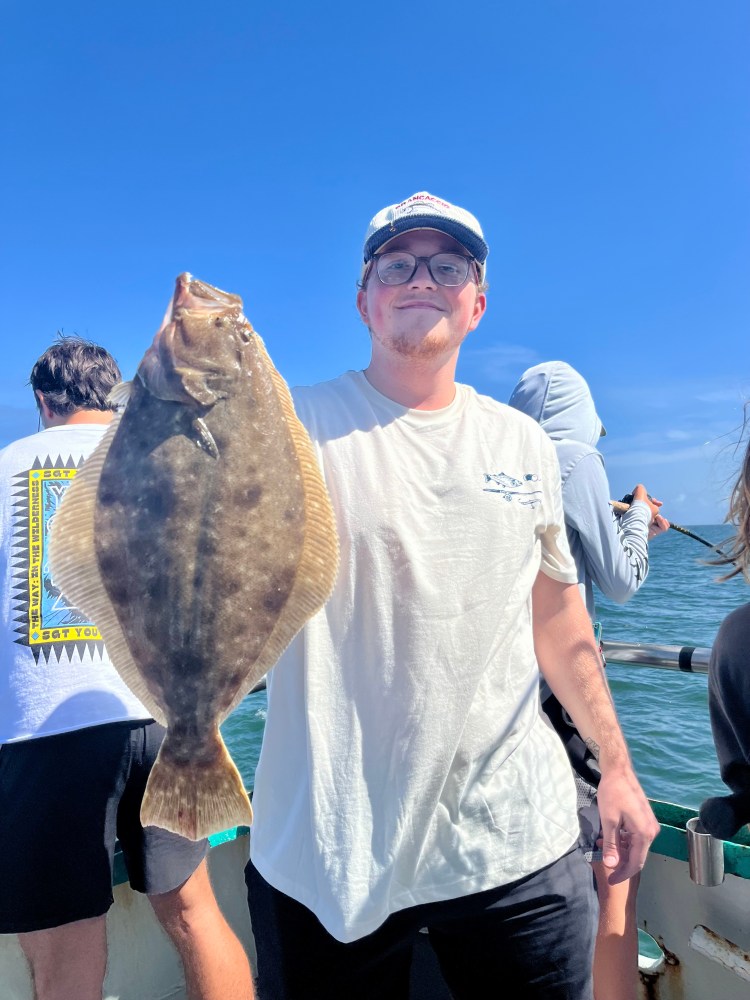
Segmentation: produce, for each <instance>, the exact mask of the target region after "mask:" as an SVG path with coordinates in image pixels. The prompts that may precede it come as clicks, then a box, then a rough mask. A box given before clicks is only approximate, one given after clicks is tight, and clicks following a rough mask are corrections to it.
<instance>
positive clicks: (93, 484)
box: [49, 386, 166, 725]
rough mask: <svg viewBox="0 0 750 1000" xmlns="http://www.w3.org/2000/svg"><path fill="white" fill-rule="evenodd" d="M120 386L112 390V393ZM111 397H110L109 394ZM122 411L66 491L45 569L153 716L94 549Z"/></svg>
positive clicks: (159, 715)
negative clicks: (100, 495)
mask: <svg viewBox="0 0 750 1000" xmlns="http://www.w3.org/2000/svg"><path fill="white" fill-rule="evenodd" d="M120 388H121V386H116V387H115V389H113V390H112V394H111V395H114V393H115V392H117V390H118V389H120ZM113 401H114V400H113ZM121 417H122V414H121V413H117V414H115V417H114V419H113V420H112V423H111V424H110V426H109V429H108V430H107V433H106V434H105V435H104V437H103V438H102V440H101V441H100V443H99V444H98V446H97V447H96V448H95V450H94V451H93V452H92V453H91V454H90V455H89V457H88V458H87V459H86V461H85V462H84V463H83V465H82V466H81V469H80V471H79V472H78V473H77V474H76V476H75V478H74V480H73V482H72V483H71V485H70V487H69V488H68V490H67V491H66V493H65V496H64V497H63V500H62V503H61V504H60V508H59V510H58V511H57V513H56V514H55V516H54V518H53V521H52V526H51V529H50V548H49V554H50V569H51V571H52V577H53V579H54V582H55V585H56V586H57V587H59V588H60V590H61V591H62V592H63V593H64V594H65V596H66V597H67V598H68V600H69V601H71V603H72V604H74V605H75V606H76V607H77V608H78V609H79V610H80V611H82V612H83V613H84V614H85V615H87V616H88V617H89V618H90V619H91V621H92V622H93V623H94V624H95V625H96V627H97V628H98V629H99V631H100V632H101V634H102V638H103V639H104V644H105V646H106V647H107V653H108V654H109V658H110V660H111V661H112V664H113V666H114V667H115V669H116V670H117V672H118V674H119V675H120V677H122V679H123V681H124V682H125V683H126V684H127V686H128V687H129V688H130V690H131V691H132V692H133V694H134V695H135V696H136V698H138V699H139V700H140V701H142V702H143V704H144V705H145V706H146V708H147V709H148V711H149V712H150V713H151V715H152V716H153V718H154V719H156V721H157V722H160V723H161V724H162V725H166V720H165V717H164V712H163V711H162V709H161V708H160V707H159V705H158V704H157V703H156V701H155V699H154V696H153V695H152V693H151V692H150V690H149V689H148V687H147V686H146V683H145V681H144V680H143V678H142V677H141V675H140V673H139V672H138V670H137V668H136V665H135V662H134V660H133V657H132V656H131V653H130V649H129V647H128V643H127V639H126V638H125V634H124V633H123V631H122V627H121V626H120V622H119V620H118V618H117V614H116V612H115V609H114V607H113V606H112V602H111V601H110V599H109V596H108V594H107V591H106V588H105V586H104V581H103V580H102V576H101V572H100V570H99V562H98V560H97V555H96V544H95V539H96V497H97V490H98V487H99V480H100V478H101V474H102V468H103V467H104V463H105V461H106V458H107V454H108V453H109V449H110V445H111V444H112V441H113V439H114V436H115V434H116V433H117V428H118V426H119V424H120V419H121Z"/></svg>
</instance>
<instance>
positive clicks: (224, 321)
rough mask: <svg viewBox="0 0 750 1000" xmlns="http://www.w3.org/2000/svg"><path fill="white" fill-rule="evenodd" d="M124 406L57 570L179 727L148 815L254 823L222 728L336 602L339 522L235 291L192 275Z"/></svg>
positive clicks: (77, 486) (121, 664)
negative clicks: (312, 621) (299, 637)
mask: <svg viewBox="0 0 750 1000" xmlns="http://www.w3.org/2000/svg"><path fill="white" fill-rule="evenodd" d="M113 398H114V399H115V401H116V402H118V403H120V404H123V405H124V410H121V412H119V413H118V414H117V415H116V416H115V419H114V421H113V423H112V426H111V427H110V429H109V431H108V433H107V435H106V436H105V438H104V439H103V440H102V443H101V445H100V446H99V448H98V449H97V450H96V451H95V452H94V453H93V454H92V455H91V457H90V458H89V459H88V461H87V462H86V463H85V464H84V466H83V468H82V470H81V471H80V472H79V473H78V475H77V476H76V478H75V481H74V482H73V484H72V486H71V487H70V489H69V490H68V492H67V494H66V497H65V500H64V502H63V503H62V504H61V507H60V510H59V512H58V513H57V515H56V517H55V520H54V526H53V529H52V538H51V550H50V551H51V568H52V573H53V577H54V580H55V583H56V584H57V585H58V586H59V587H60V588H61V589H62V591H63V592H64V593H65V595H66V596H67V597H68V598H69V599H70V601H71V602H72V603H73V604H75V605H76V606H77V607H78V608H80V609H81V610H82V611H83V612H84V613H86V614H87V615H89V616H90V617H91V619H92V621H94V622H95V623H96V625H97V626H98V627H99V630H100V631H101V633H102V636H103V638H104V641H105V643H106V645H107V649H108V651H109V654H110V657H111V659H112V661H113V663H114V664H115V666H116V668H117V670H118V671H119V673H120V674H121V676H122V677H123V679H124V680H125V682H126V683H127V684H128V686H129V687H130V688H131V689H132V690H133V692H134V693H135V694H136V695H137V696H138V697H139V698H140V700H141V701H142V702H143V703H144V705H145V706H146V707H147V709H148V710H149V712H151V714H152V715H153V717H154V718H155V719H156V720H157V721H158V722H161V723H162V724H163V725H166V726H167V735H166V738H165V740H164V743H163V745H162V748H161V751H160V753H159V757H158V759H157V761H156V763H155V765H154V768H153V771H152V773H151V776H150V778H149V781H148V785H147V787H146V793H145V796H144V799H143V804H142V807H141V821H142V822H143V824H144V825H149V824H154V825H157V826H161V827H164V828H165V829H167V830H172V831H174V832H175V833H179V834H182V835H183V836H186V837H190V838H192V839H194V840H197V839H198V838H200V837H204V836H207V835H208V834H210V833H214V832H216V831H218V830H222V829H225V828H227V827H231V826H235V825H238V824H242V823H249V822H250V821H251V819H252V810H251V807H250V802H249V799H248V797H247V794H246V792H245V789H244V787H243V785H242V780H241V778H240V775H239V773H238V771H237V769H236V767H235V766H234V763H233V761H232V759H231V757H230V756H229V753H228V752H227V749H226V747H225V746H224V743H223V741H222V738H221V735H220V733H219V725H220V723H221V722H222V721H223V720H224V719H225V718H226V717H227V715H229V713H230V712H231V711H232V710H233V709H234V708H236V707H237V705H238V704H239V703H240V702H241V701H242V699H243V698H244V696H245V695H246V694H247V693H248V691H250V689H251V688H252V687H253V686H254V685H255V684H256V683H257V682H258V681H259V680H260V678H261V677H263V676H264V674H266V673H267V672H268V671H269V670H270V669H271V667H273V665H274V664H275V663H276V661H277V660H278V658H279V656H280V655H281V653H282V652H283V651H284V649H285V648H286V646H287V645H288V644H289V642H290V641H291V640H292V638H293V637H294V636H295V635H296V633H297V632H298V631H299V629H300V628H301V627H302V626H303V625H304V623H305V622H306V621H307V620H308V618H310V617H311V616H312V615H313V614H314V613H315V612H316V611H317V610H318V609H319V608H320V607H321V606H322V605H323V604H324V603H325V601H326V600H327V599H328V596H329V595H330V592H331V590H332V588H333V584H334V580H335V575H336V569H337V565H338V542H337V537H336V528H335V523H334V518H333V512H332V510H331V505H330V501H329V498H328V494H327V492H326V488H325V485H324V483H323V479H322V476H321V474H320V471H319V469H318V465H317V462H316V459H315V454H314V452H313V448H312V444H311V442H310V439H309V437H308V435H307V432H306V431H305V429H304V428H303V426H302V424H301V423H300V422H299V420H298V419H297V417H296V415H295V413H294V408H293V404H292V400H291V396H290V394H289V390H288V389H287V386H286V384H285V382H284V381H283V379H282V378H281V376H280V375H279V373H278V372H277V371H276V369H275V368H274V366H273V364H272V362H271V360H270V358H269V356H268V354H267V352H266V349H265V347H264V345H263V342H262V340H261V339H260V337H259V336H258V335H257V334H256V333H255V332H254V331H253V328H252V327H251V325H250V323H249V322H248V321H247V320H246V319H245V317H244V316H243V315H242V300H241V299H240V298H239V296H236V295H230V294H227V293H226V292H222V291H219V290H218V289H216V288H213V287H212V286H211V285H206V284H203V283H202V282H200V281H196V280H195V279H193V278H192V277H191V276H190V275H189V274H182V275H180V277H179V278H178V279H177V288H176V291H175V294H174V297H173V300H172V302H171V304H170V308H169V309H168V311H167V315H166V317H165V319H164V323H163V324H162V327H161V329H160V330H159V332H158V333H157V334H156V337H155V339H154V342H153V344H152V346H151V347H150V348H149V350H148V351H147V352H146V355H145V356H144V358H143V360H142V362H141V364H140V367H139V368H138V372H137V374H136V377H135V379H134V381H133V382H132V383H125V384H123V385H121V386H118V387H117V388H116V389H115V390H114V392H113Z"/></svg>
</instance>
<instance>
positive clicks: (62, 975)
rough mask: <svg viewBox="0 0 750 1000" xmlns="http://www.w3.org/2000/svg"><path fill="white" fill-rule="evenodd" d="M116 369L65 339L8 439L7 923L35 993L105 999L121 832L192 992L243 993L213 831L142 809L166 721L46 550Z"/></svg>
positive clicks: (56, 998) (3, 920)
mask: <svg viewBox="0 0 750 1000" xmlns="http://www.w3.org/2000/svg"><path fill="white" fill-rule="evenodd" d="M119 381H120V371H119V369H118V367H117V364H116V362H115V360H114V358H112V357H111V355H110V354H109V353H108V352H107V351H106V350H104V348H103V347H99V346H98V345H97V344H92V343H90V342H88V341H85V340H82V339H80V338H78V337H63V338H61V339H58V340H57V341H56V342H55V343H53V344H52V346H51V347H49V348H48V349H47V350H46V351H45V352H44V354H43V355H42V356H41V357H40V358H39V359H38V360H37V362H36V364H35V365H34V367H33V369H32V372H31V378H30V383H31V388H32V390H33V391H34V395H35V397H36V401H37V405H38V407H39V415H40V420H41V423H42V424H43V426H44V430H42V431H40V432H39V433H37V434H33V435H31V436H30V437H26V438H22V439H21V440H19V441H15V442H14V443H13V444H10V445H8V446H7V448H4V449H3V450H2V451H0V523H1V524H2V542H1V543H0V648H1V649H2V660H3V669H2V671H0V817H2V820H1V821H0V934H17V935H18V941H19V943H20V945H21V948H22V950H23V952H24V954H25V955H26V958H27V960H28V962H29V966H30V971H31V976H32V980H33V984H34V991H35V997H36V1000H71V998H72V997H75V998H76V1000H101V997H102V985H103V982H104V974H105V970H106V963H107V941H106V923H105V916H106V913H107V910H108V909H109V907H110V906H111V905H112V901H113V898H112V865H113V859H114V849H115V837H117V838H119V840H120V844H121V847H122V850H123V853H124V857H125V862H126V866H127V869H128V876H129V879H130V882H131V885H132V886H133V888H134V889H137V890H138V891H139V892H144V893H147V894H148V897H149V900H150V902H151V904H152V906H153V909H154V911H155V913H156V916H157V917H158V919H159V921H160V922H161V924H162V925H163V926H164V928H165V929H166V931H167V932H168V933H169V935H170V937H171V938H172V940H173V941H174V943H175V945H176V947H177V950H178V951H179V953H180V956H181V958H182V961H183V967H184V969H185V977H186V982H187V987H188V992H189V996H190V997H191V1000H193V998H194V1000H248V998H251V997H252V996H253V986H252V980H251V977H250V969H249V965H248V961H247V957H246V955H245V952H244V950H243V948H242V945H241V944H240V942H239V941H238V939H237V938H236V937H235V935H234V933H233V931H232V930H231V929H230V927H229V925H228V924H227V923H226V921H225V920H224V917H223V916H222V913H221V910H220V909H219V906H218V904H217V902H216V899H215V897H214V894H213V890H212V888H211V884H210V881H209V877H208V869H207V866H206V860H205V856H206V853H207V851H208V845H207V842H206V841H199V842H197V843H195V842H193V841H189V840H186V839H184V838H182V837H178V836H176V835H175V834H173V833H168V832H167V831H165V830H160V829H159V828H157V827H147V828H145V829H144V828H143V827H142V826H141V823H140V819H139V814H140V804H141V799H142V797H143V791H144V789H145V785H146V780H147V778H148V775H149V773H150V770H151V767H152V766H153V763H154V761H155V759H156V754H157V752H158V749H159V746H160V744H161V741H162V738H163V735H164V729H163V727H161V726H159V725H158V724H157V723H156V722H154V721H153V720H152V719H150V718H149V713H148V711H147V710H146V709H145V708H144V706H143V705H142V704H141V703H140V702H139V701H138V699H137V698H136V697H135V696H134V695H133V694H132V693H131V692H130V690H129V689H128V688H127V687H126V686H125V684H124V682H123V681H122V680H121V679H120V677H119V675H118V674H117V673H116V672H115V669H114V667H113V666H112V664H111V662H110V660H109V657H108V656H107V650H106V647H105V646H104V644H103V642H102V640H101V636H100V635H99V632H98V630H97V628H96V623H95V622H90V621H88V619H87V618H86V616H85V615H83V614H82V613H81V612H80V611H79V610H78V609H77V608H74V607H71V606H70V605H69V604H68V602H67V601H66V600H65V595H64V594H61V593H60V591H59V589H58V588H56V587H55V582H54V579H52V577H51V576H50V573H49V569H48V566H47V554H46V539H47V533H48V530H49V525H50V522H51V520H52V518H53V517H54V515H55V511H56V509H57V506H58V505H59V503H60V501H61V500H62V496H63V494H64V492H65V489H66V488H67V485H68V484H69V483H70V482H71V481H72V479H73V477H74V476H75V474H76V472H77V471H78V469H79V467H80V465H81V464H82V462H83V461H84V459H85V458H86V457H87V456H88V455H89V454H90V453H91V452H92V451H93V450H94V448H95V447H96V446H97V445H98V444H99V442H100V441H101V439H102V437H103V436H104V434H105V432H106V430H107V427H108V425H109V424H110V422H111V420H112V416H113V414H112V412H111V406H110V404H109V402H108V396H109V393H110V391H111V389H112V388H113V387H114V386H115V385H116V384H117V383H118V382H119Z"/></svg>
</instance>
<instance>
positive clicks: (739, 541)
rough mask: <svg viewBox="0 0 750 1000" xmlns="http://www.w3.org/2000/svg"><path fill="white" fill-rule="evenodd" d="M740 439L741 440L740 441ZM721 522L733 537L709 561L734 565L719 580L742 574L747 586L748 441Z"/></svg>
mask: <svg viewBox="0 0 750 1000" xmlns="http://www.w3.org/2000/svg"><path fill="white" fill-rule="evenodd" d="M749 410H750V402H748V403H746V404H745V421H744V425H743V431H745V430H746V428H747V426H748V419H749V417H748V411H749ZM740 440H742V438H740ZM724 520H725V521H726V522H727V523H729V524H732V525H734V528H735V533H734V537H733V538H731V539H730V540H729V543H730V544H731V548H730V549H729V550H728V551H727V546H726V545H725V544H724V543H722V546H721V547H722V555H721V556H720V557H719V558H718V559H715V560H712V563H713V565H714V566H728V565H730V564H732V563H734V569H733V570H731V572H729V573H727V574H726V576H722V577H721V578H720V579H721V580H731V578H732V577H733V576H737V575H738V573H742V575H743V576H744V577H745V579H746V580H747V581H748V583H750V440H748V444H747V448H746V450H745V457H744V459H743V460H742V468H741V469H740V474H739V476H738V477H737V482H736V483H735V484H734V488H733V490H732V495H731V496H730V497H729V512H728V513H727V516H726V517H725V518H724Z"/></svg>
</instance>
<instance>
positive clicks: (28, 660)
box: [0, 424, 149, 743]
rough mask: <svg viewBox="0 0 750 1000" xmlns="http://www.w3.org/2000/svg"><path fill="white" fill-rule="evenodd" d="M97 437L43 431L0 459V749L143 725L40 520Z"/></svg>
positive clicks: (71, 428)
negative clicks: (58, 583)
mask: <svg viewBox="0 0 750 1000" xmlns="http://www.w3.org/2000/svg"><path fill="white" fill-rule="evenodd" d="M106 429H107V425H106V424H72V425H70V424H69V425H64V426H61V427H49V428H48V429H47V430H44V431H41V432H40V433H39V434H33V435H32V436H31V437H27V438H22V439H21V440H20V441H15V442H14V443H13V444H10V445H8V447H7V448H4V449H3V450H2V451H0V528H2V539H1V540H0V652H1V655H2V667H1V668H0V743H13V742H15V741H17V740H28V739H33V738H35V737H38V736H53V735H55V734H56V733H65V732H69V731H70V730H73V729H83V728H85V727H87V726H96V725H101V724H102V723H105V722H120V721H123V720H127V719H148V718H149V712H148V710H147V709H146V708H144V706H143V705H142V704H141V703H140V701H138V699H137V698H136V697H135V696H134V695H133V694H132V693H131V691H130V689H129V688H127V687H126V686H125V684H124V683H123V682H122V681H121V680H120V677H119V674H117V673H116V671H115V669H114V667H113V666H112V664H111V663H110V660H109V657H108V656H107V651H106V649H105V648H104V644H103V642H102V640H101V636H100V634H99V630H98V629H97V628H96V626H95V625H94V624H93V623H92V622H91V621H89V619H88V618H87V617H86V616H85V615H84V614H83V613H82V612H80V611H78V609H77V608H74V607H71V606H70V604H69V602H68V601H66V599H65V596H64V595H63V594H61V593H60V591H59V589H58V588H57V587H55V583H54V580H53V579H52V577H51V575H50V571H49V566H48V557H47V536H48V532H49V526H50V522H51V520H52V518H53V517H54V515H55V511H56V510H57V508H58V506H59V504H60V502H61V500H62V497H63V495H64V493H65V490H66V489H67V488H68V486H69V485H70V483H71V482H72V480H73V477H74V476H75V474H76V471H77V469H78V468H79V466H80V465H81V463H82V462H83V460H84V458H86V457H87V456H88V455H89V454H90V453H91V452H92V451H93V450H94V448H95V447H96V446H97V444H98V443H99V441H100V440H101V438H102V436H103V434H104V432H105V431H106Z"/></svg>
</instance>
